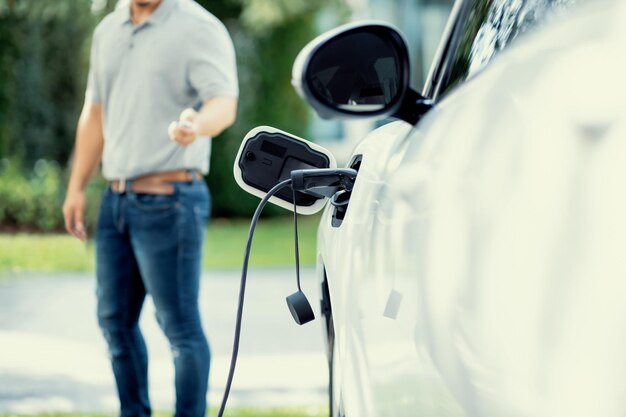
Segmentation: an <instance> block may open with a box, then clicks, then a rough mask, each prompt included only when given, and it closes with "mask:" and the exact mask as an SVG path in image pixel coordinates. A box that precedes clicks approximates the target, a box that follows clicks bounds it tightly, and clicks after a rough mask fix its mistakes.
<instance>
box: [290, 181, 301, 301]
mask: <svg viewBox="0 0 626 417" xmlns="http://www.w3.org/2000/svg"><path fill="white" fill-rule="evenodd" d="M291 189H292V191H293V194H292V195H293V238H294V242H295V243H294V248H295V251H296V283H297V284H298V291H302V287H301V286H300V250H299V249H298V205H297V204H296V189H295V188H293V187H292V188H291Z"/></svg>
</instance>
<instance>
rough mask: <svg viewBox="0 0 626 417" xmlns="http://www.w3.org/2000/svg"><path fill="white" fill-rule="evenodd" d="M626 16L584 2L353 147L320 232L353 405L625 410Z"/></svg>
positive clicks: (426, 409)
mask: <svg viewBox="0 0 626 417" xmlns="http://www.w3.org/2000/svg"><path fill="white" fill-rule="evenodd" d="M624 28H626V7H625V6H624V5H621V4H619V2H617V1H614V2H609V1H603V2H600V6H598V5H597V4H596V5H595V7H594V6H589V7H581V10H579V11H578V12H577V13H576V14H575V15H574V16H571V17H570V18H568V19H567V20H566V21H563V22H560V23H558V24H555V25H554V26H552V27H550V28H547V29H544V30H542V31H541V32H539V33H536V34H533V35H531V36H529V37H528V38H526V39H523V40H521V41H520V42H519V44H518V45H516V46H515V47H513V48H512V49H510V50H508V51H505V52H503V53H502V54H501V56H499V57H498V58H497V59H496V60H494V62H493V63H492V64H490V65H489V66H488V67H487V68H485V69H484V70H481V71H480V72H479V73H478V74H477V75H475V76H474V77H473V78H472V79H471V80H469V81H467V82H465V83H464V84H463V85H462V86H461V87H459V88H457V89H455V90H454V91H453V92H451V93H450V94H449V95H447V96H446V97H445V99H444V100H443V101H441V102H440V103H438V105H437V106H436V107H435V108H434V109H433V110H431V112H430V113H428V115H427V116H426V117H425V118H424V119H423V120H422V121H421V122H420V123H419V124H418V125H417V126H416V127H415V128H411V127H410V126H409V125H407V124H403V123H402V122H398V123H394V124H390V125H385V126H383V127H381V128H379V129H377V130H375V131H374V132H372V133H371V134H370V135H369V136H368V137H367V138H365V139H364V140H363V142H362V143H361V144H360V145H359V146H358V147H357V149H356V150H355V152H354V154H355V155H357V154H360V155H363V161H362V164H361V168H360V170H359V176H358V179H357V182H356V184H355V187H354V191H353V193H352V197H351V199H350V205H349V208H348V212H347V214H346V217H345V219H344V222H343V223H342V225H341V226H340V227H332V226H331V216H332V210H333V207H327V208H326V209H325V212H324V215H323V217H322V220H321V224H320V229H319V232H318V251H319V257H318V258H319V269H318V270H319V271H320V275H321V274H322V271H325V273H326V276H327V277H328V278H327V279H328V285H329V290H330V298H331V303H332V310H333V320H334V325H335V334H336V343H337V346H336V354H337V356H338V357H337V358H335V360H336V361H337V365H336V371H335V372H338V373H339V374H340V376H339V378H340V379H341V398H342V401H343V407H344V409H345V413H346V415H347V416H348V417H353V416H362V417H370V416H371V417H374V416H376V417H378V416H392V415H393V416H409V415H411V416H414V415H425V416H457V415H472V416H474V415H475V416H494V417H495V416H566V415H567V416H589V415H602V416H620V415H624V414H625V413H626V401H624V400H623V392H624V390H625V389H626V360H624V359H623V354H622V352H624V351H625V350H626V332H624V330H623V329H624V328H626V302H624V301H623V300H625V299H626V281H625V280H624V276H626V257H625V256H624V255H623V253H622V252H623V248H624V247H626V216H624V213H626V197H624V196H623V191H622V188H623V185H622V183H623V178H626V163H624V161H626V141H624V138H626V106H625V104H624V103H626V100H624V97H626V83H625V81H624V74H626V57H625V56H624V54H623V52H620V53H617V51H623V50H624V49H623V48H624V45H626V29H624ZM599 73H600V76H598V74H599ZM590 84H592V86H591V87H590V88H585V87H587V86H589V85H590Z"/></svg>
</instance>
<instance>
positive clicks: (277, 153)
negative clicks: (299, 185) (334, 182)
mask: <svg viewBox="0 0 626 417" xmlns="http://www.w3.org/2000/svg"><path fill="white" fill-rule="evenodd" d="M336 167H337V163H336V162H335V158H334V156H333V155H332V154H331V153H330V151H328V150H326V149H325V148H323V147H321V146H319V145H317V144H315V143H313V142H309V141H307V140H305V139H302V138H300V137H298V136H295V135H292V134H290V133H287V132H284V131H282V130H279V129H276V128H273V127H270V126H259V127H255V128H254V129H252V130H251V131H250V132H248V134H247V135H246V136H245V138H244V139H243V141H242V142H241V146H240V147H239V152H238V154H237V158H236V159H235V166H234V169H233V170H234V175H235V180H236V181H237V184H239V186H240V187H241V188H243V189H244V190H245V191H247V192H249V193H250V194H253V195H256V196H257V197H259V198H263V197H264V196H265V194H266V193H267V192H268V191H269V190H270V189H272V187H274V186H275V185H277V184H278V183H279V182H281V181H283V180H286V179H289V178H290V177H291V171H293V170H297V169H315V168H336ZM269 201H270V202H271V203H274V204H276V205H278V206H280V207H283V208H286V209H287V210H293V204H294V201H293V190H292V188H291V187H286V188H284V189H282V190H281V191H279V192H277V193H276V194H275V195H274V196H273V197H271V198H270V200H269ZM325 203H326V197H325V196H324V195H318V194H311V193H303V192H299V191H297V192H296V205H297V209H298V213H300V214H314V213H317V212H318V211H319V210H321V209H322V208H323V207H324V205H325Z"/></svg>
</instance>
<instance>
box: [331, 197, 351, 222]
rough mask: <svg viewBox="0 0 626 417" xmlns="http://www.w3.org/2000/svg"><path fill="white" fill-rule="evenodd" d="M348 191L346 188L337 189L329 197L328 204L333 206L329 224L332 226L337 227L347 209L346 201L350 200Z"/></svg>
mask: <svg viewBox="0 0 626 417" xmlns="http://www.w3.org/2000/svg"><path fill="white" fill-rule="evenodd" d="M350 194H351V193H350V192H349V191H346V190H341V191H337V192H336V193H335V194H334V195H333V196H332V197H331V198H330V204H332V205H333V206H334V207H335V210H334V211H333V217H332V220H331V224H332V226H333V227H339V226H340V225H341V222H343V219H344V217H346V212H347V211H348V203H349V202H350Z"/></svg>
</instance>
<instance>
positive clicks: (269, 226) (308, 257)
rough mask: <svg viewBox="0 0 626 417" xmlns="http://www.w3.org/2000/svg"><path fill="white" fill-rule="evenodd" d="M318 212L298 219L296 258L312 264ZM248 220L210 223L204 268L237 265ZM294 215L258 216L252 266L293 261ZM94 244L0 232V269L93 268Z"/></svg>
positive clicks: (289, 263)
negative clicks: (266, 217) (298, 255)
mask: <svg viewBox="0 0 626 417" xmlns="http://www.w3.org/2000/svg"><path fill="white" fill-rule="evenodd" d="M318 222H319V216H307V217H305V216H301V217H299V219H298V234H299V238H300V239H299V242H300V262H301V263H302V265H314V264H315V235H316V231H317V224H318ZM249 225H250V222H249V221H248V220H224V219H216V220H213V221H212V222H211V224H210V225H209V229H208V232H207V239H206V243H205V247H204V268H205V269H231V268H240V267H241V262H242V260H243V252H244V248H245V243H246V237H247V235H248V228H249ZM293 244H294V242H293V218H292V217H281V218H269V219H261V221H260V222H259V223H258V224H257V227H256V232H255V235H254V239H253V241H252V254H251V257H250V266H251V267H255V266H263V267H266V266H288V265H293V263H294V249H293ZM93 269H94V244H93V241H89V242H87V243H82V242H79V241H78V240H76V239H74V238H72V237H71V236H69V235H64V234H59V235H55V234H27V233H19V234H0V271H3V272H19V271H92V270H93Z"/></svg>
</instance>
